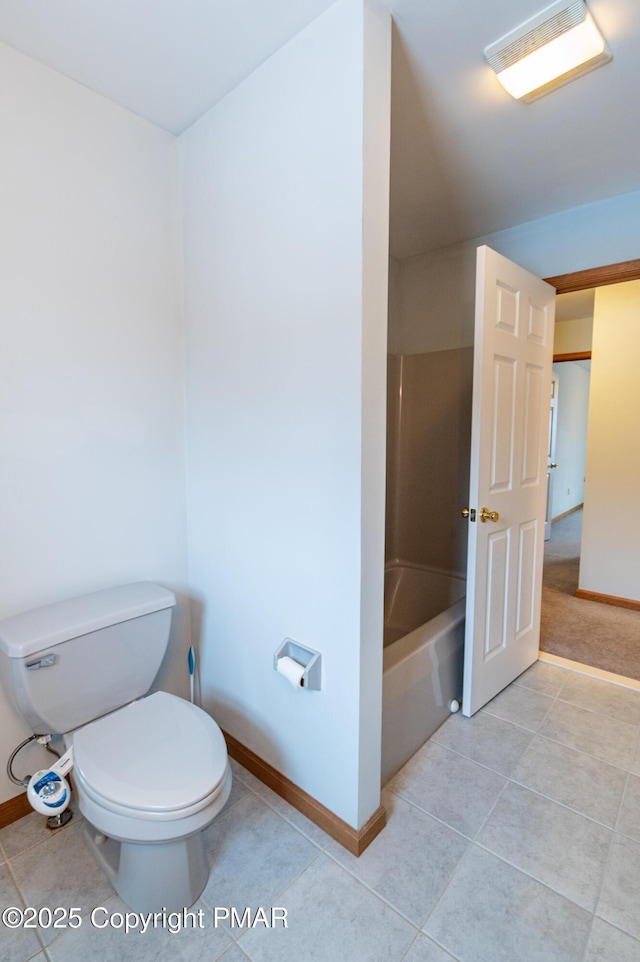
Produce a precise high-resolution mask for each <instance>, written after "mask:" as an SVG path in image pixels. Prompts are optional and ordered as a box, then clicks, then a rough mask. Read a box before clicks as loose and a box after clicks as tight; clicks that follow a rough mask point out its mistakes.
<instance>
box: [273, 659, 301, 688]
mask: <svg viewBox="0 0 640 962" xmlns="http://www.w3.org/2000/svg"><path fill="white" fill-rule="evenodd" d="M278 671H279V672H280V674H281V675H284V677H285V678H286V679H287V681H288V682H290V683H291V684H292V685H293V687H294V688H301V687H302V676H303V675H304V665H301V664H299V662H297V661H294V659H293V658H289V656H288V655H283V656H282V657H281V658H278Z"/></svg>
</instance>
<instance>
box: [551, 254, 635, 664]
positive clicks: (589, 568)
mask: <svg viewBox="0 0 640 962" xmlns="http://www.w3.org/2000/svg"><path fill="white" fill-rule="evenodd" d="M639 277H640V262H639V261H631V262H624V263H622V264H618V265H610V266H609V267H605V268H600V269H598V270H595V271H583V272H580V273H579V274H575V275H564V276H562V277H560V278H550V279H549V281H550V283H552V284H554V286H556V289H557V291H558V294H559V295H560V296H559V297H558V299H557V300H558V315H559V318H560V324H559V325H558V327H557V328H556V330H557V332H559V336H558V335H557V338H556V346H555V355H554V362H555V363H554V371H555V372H557V374H558V396H557V405H558V410H557V413H558V418H559V419H560V417H561V416H562V404H563V400H564V402H565V410H564V416H565V423H564V426H563V432H564V451H563V438H562V436H561V431H560V429H559V430H558V438H557V440H558V446H557V448H556V456H555V457H554V458H550V461H554V462H555V463H557V464H558V467H557V468H555V469H553V470H551V471H550V472H549V473H550V475H552V482H551V483H552V485H553V486H554V489H553V491H552V492H550V500H551V499H552V500H553V507H552V508H551V512H550V513H551V516H552V517H553V519H554V520H553V524H552V526H551V540H550V541H548V542H547V543H546V545H545V569H544V586H543V594H542V617H541V634H540V649H541V652H543V653H545V654H546V653H551V654H552V655H555V656H559V657H561V658H566V659H569V660H571V661H575V662H580V663H582V664H584V665H588V666H592V667H594V668H597V669H600V670H604V671H608V672H612V673H614V674H618V675H622V676H624V677H626V678H634V679H637V680H640V650H638V649H640V646H639V645H638V640H639V639H640V610H637V609H640V604H639V603H638V602H633V600H629V598H625V597H624V595H625V586H624V578H623V576H620V577H621V580H620V583H619V587H618V582H609V584H608V586H607V585H606V579H605V582H604V583H605V587H604V588H600V587H597V590H596V591H590V590H584V589H583V588H581V587H580V585H581V584H585V585H587V586H588V585H589V579H590V578H591V580H592V581H593V580H594V572H595V571H596V569H597V568H598V567H599V568H600V570H602V569H603V568H605V567H606V566H607V560H606V558H607V557H608V556H609V557H610V556H612V555H619V553H620V550H619V548H616V546H615V542H614V540H613V539H611V540H609V539H608V537H605V536H604V535H601V537H602V541H601V542H600V541H597V540H596V539H595V537H594V532H596V529H597V524H595V525H594V518H595V517H596V516H597V515H599V514H600V512H601V511H602V503H601V499H602V496H603V484H604V480H605V479H604V478H603V474H606V472H603V467H602V461H603V459H602V458H600V463H597V462H596V458H595V456H594V448H595V449H596V450H598V444H597V443H596V441H597V436H596V435H594V437H593V438H592V440H591V442H590V449H589V450H590V454H589V457H588V458H585V461H586V463H587V465H588V464H589V461H590V463H591V468H589V467H588V466H587V467H586V468H582V467H581V458H582V457H583V455H582V451H583V450H585V451H586V447H587V444H586V441H587V424H586V410H583V411H582V413H581V412H580V410H579V409H580V407H581V406H582V407H583V408H586V404H587V400H586V397H587V395H588V393H589V381H590V373H591V372H590V370H589V369H588V368H589V366H590V354H591V351H590V348H591V343H590V336H591V332H589V331H588V322H586V321H584V319H583V320H582V322H578V321H577V320H575V319H574V320H572V321H570V322H569V323H568V324H567V322H566V319H567V317H570V313H567V310H566V305H563V300H565V298H564V296H563V295H565V294H567V293H570V292H572V291H580V292H581V293H580V294H579V295H575V294H574V295H572V296H571V297H569V298H566V300H567V301H569V302H571V300H572V298H587V297H589V296H591V294H587V293H586V292H587V291H589V290H590V288H589V287H588V285H593V287H604V286H609V285H612V284H618V283H620V282H624V281H629V280H637V279H638V278H639ZM594 282H595V283H594ZM630 288H631V285H629V286H628V287H627V290H629V289H630ZM612 293H613V292H612ZM582 303H583V305H584V304H585V303H586V301H585V300H583V301H582ZM570 306H571V305H570V304H569V307H570ZM574 314H576V311H574ZM577 314H583V315H585V316H586V317H588V315H589V311H588V310H585V309H580V310H578V311H577ZM602 321H603V323H604V321H605V318H602ZM579 323H582V328H583V330H582V332H577V331H575V330H574V331H571V330H570V329H571V326H572V324H573V326H574V327H575V325H576V324H579ZM563 324H565V325H566V326H565V329H564V332H563V330H562V327H563ZM591 324H593V321H591ZM602 330H603V328H602V327H601V328H600V331H601V332H602ZM568 333H573V334H576V333H577V334H580V333H581V334H582V337H583V340H582V342H580V341H579V339H578V342H577V343H576V341H575V339H574V342H573V343H571V342H570V339H567V338H566V337H563V334H568ZM601 339H602V337H601V336H600V338H597V339H596V342H595V343H594V366H597V364H598V360H597V356H596V355H597V344H598V343H600V341H601ZM632 350H633V345H632V343H631V344H629V351H632ZM627 353H628V352H627ZM603 363H604V361H603ZM608 363H609V364H610V363H611V358H610V357H609V359H608ZM603 375H604V372H603V371H602V370H601V371H599V372H598V382H597V383H598V384H599V385H600V390H599V392H598V391H596V392H595V398H594V399H593V405H594V408H598V410H592V411H591V412H590V418H591V422H592V424H595V425H596V428H595V429H593V428H592V429H593V430H596V431H597V430H598V428H597V425H598V424H599V423H601V422H602V416H603V411H602V407H601V405H602V390H601V387H602V383H603ZM623 380H624V379H623ZM563 388H564V389H565V391H564V395H563ZM618 393H620V401H619V404H620V405H621V406H622V405H624V404H628V398H624V399H623V397H622V395H623V393H624V388H623V387H620V391H619V392H618V385H617V381H616V380H615V379H612V380H611V381H610V387H609V397H610V398H613V397H614V396H615V395H617V394H618ZM567 408H568V409H569V410H567ZM612 410H615V408H613V409H612ZM608 415H609V417H610V416H611V412H608ZM598 419H599V420H598ZM567 421H569V422H572V423H569V424H567ZM581 421H582V423H581ZM600 430H601V428H600ZM567 436H568V437H569V441H567ZM599 444H600V445H601V444H602V441H601V439H600V440H599ZM629 463H630V462H628V463H623V464H622V466H620V465H619V466H618V468H617V469H615V471H613V474H612V478H611V484H612V485H615V483H616V480H615V479H619V478H620V476H621V475H622V474H624V471H625V470H626V468H627V467H628V466H629ZM612 470H613V469H612ZM590 471H591V481H592V483H591V485H590V484H589V476H590ZM585 474H586V479H587V483H586V485H585V486H584V488H581V481H584V476H585ZM596 475H598V476H597V477H596ZM630 483H631V482H630ZM633 483H634V484H636V483H637V479H634V481H633ZM590 492H591V495H590ZM611 495H612V500H613V499H615V498H616V497H618V499H619V497H620V495H619V493H616V489H615V487H612V491H611ZM590 497H591V503H589V502H590ZM581 501H583V502H584V509H583V508H582V507H581ZM589 512H591V515H590V516H589ZM583 513H584V516H585V518H586V520H587V524H586V530H587V538H586V542H587V543H586V547H585V549H584V558H583V561H584V570H583V571H582V573H581V553H582V552H581V547H582V518H583ZM633 538H634V536H633V533H632V531H631V529H630V528H629V539H630V541H629V545H628V552H629V557H633V556H634V554H635V547H634V546H633V545H632V543H631V540H632V539H633ZM610 567H611V568H612V569H613V567H614V565H613V564H612V565H611V566H610ZM599 577H601V575H600V574H599V575H598V578H599ZM595 580H596V581H597V580H598V579H595ZM627 590H628V586H627ZM630 598H632V595H630ZM585 599H589V600H585ZM594 601H595V602H596V603H594ZM604 602H606V603H604ZM626 602H629V603H628V604H626ZM634 609H636V610H634Z"/></svg>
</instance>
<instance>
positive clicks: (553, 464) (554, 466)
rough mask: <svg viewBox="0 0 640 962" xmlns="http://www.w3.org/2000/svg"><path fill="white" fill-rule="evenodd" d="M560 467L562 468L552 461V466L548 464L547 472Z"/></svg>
mask: <svg viewBox="0 0 640 962" xmlns="http://www.w3.org/2000/svg"><path fill="white" fill-rule="evenodd" d="M558 467H560V465H558V464H556V462H555V461H552V462H551V464H548V465H547V471H548V470H549V469H550V468H558Z"/></svg>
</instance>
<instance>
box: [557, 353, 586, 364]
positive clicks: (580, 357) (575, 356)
mask: <svg viewBox="0 0 640 962" xmlns="http://www.w3.org/2000/svg"><path fill="white" fill-rule="evenodd" d="M590 360H591V351H574V352H573V353H572V354H554V355H553V363H554V364H560V363H562V362H563V361H590Z"/></svg>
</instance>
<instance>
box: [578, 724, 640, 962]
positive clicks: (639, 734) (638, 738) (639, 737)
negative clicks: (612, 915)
mask: <svg viewBox="0 0 640 962" xmlns="http://www.w3.org/2000/svg"><path fill="white" fill-rule="evenodd" d="M639 745H640V728H639V729H638V732H637V734H636V741H635V745H634V752H633V753H632V755H631V764H633V759H634V758H635V755H636V752H637V751H638V746H639ZM631 774H632V773H631V771H630V769H627V777H626V779H625V783H624V788H623V790H622V796H621V798H620V803H619V805H618V812H617V814H616V818H615V821H614V823H613V826H614V827H613V831H612V832H611V839H610V840H609V848H608V850H607V856H606V858H605V860H604V864H603V867H602V875H601V876H600V885H599V886H598V892H597V897H596V903H595V909H594V912H593V920H592V922H591V929H590V931H589V940H590V939H591V934H592V932H593V926H594V924H595V920H596V918H602V920H603V921H604V922H607V924H610V923H609V922H608V919H604V918H603V917H602V916H599V915H598V909H599V908H600V902H601V901H602V893H603V890H604V885H605V879H606V876H607V870H608V868H609V864H610V862H611V853H612V850H613V843H614V841H615V837H616V835H620V837H621V838H626V836H624V835H622V833H618V832H616V830H615V827H616V825H617V824H618V822H619V821H620V813H621V812H622V809H623V807H624V801H625V798H626V796H627V788H628V786H629V778H630V776H631ZM620 931H623V932H624V931H625V930H624V929H620ZM625 934H626V935H631V933H630V932H625ZM631 937H632V938H633V936H631ZM588 944H589V942H587V945H586V946H585V950H584V953H583V956H582V962H585V960H586V954H587V946H588Z"/></svg>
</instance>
